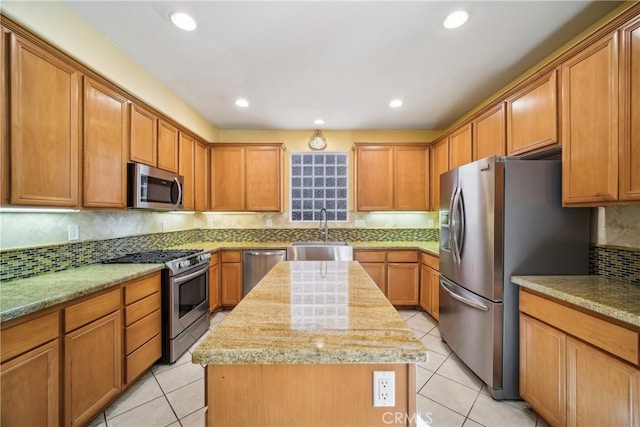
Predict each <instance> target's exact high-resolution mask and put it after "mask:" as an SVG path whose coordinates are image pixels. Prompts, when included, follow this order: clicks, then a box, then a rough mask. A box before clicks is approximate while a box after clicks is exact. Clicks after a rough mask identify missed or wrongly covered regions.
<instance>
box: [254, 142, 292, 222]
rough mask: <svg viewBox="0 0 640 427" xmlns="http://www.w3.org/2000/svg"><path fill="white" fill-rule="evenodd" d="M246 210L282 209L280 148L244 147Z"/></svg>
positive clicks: (274, 210) (270, 210)
mask: <svg viewBox="0 0 640 427" xmlns="http://www.w3.org/2000/svg"><path fill="white" fill-rule="evenodd" d="M245 162H246V164H245V172H246V205H245V207H246V210H248V211H253V212H281V211H282V182H283V176H282V148H281V147H276V146H255V147H252V146H249V147H246V148H245Z"/></svg>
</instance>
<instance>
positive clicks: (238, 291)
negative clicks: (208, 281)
mask: <svg viewBox="0 0 640 427" xmlns="http://www.w3.org/2000/svg"><path fill="white" fill-rule="evenodd" d="M220 288H221V289H220V302H221V303H222V305H223V306H225V307H232V306H235V305H237V304H238V303H239V302H240V300H242V263H239V262H223V263H222V273H221V283H220Z"/></svg>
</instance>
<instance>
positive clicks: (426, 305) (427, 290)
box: [420, 264, 433, 313]
mask: <svg viewBox="0 0 640 427" xmlns="http://www.w3.org/2000/svg"><path fill="white" fill-rule="evenodd" d="M429 270H430V268H429V267H427V266H426V265H424V264H422V271H421V272H420V307H421V308H422V309H423V310H424V311H426V312H427V313H431V307H432V306H433V301H432V298H433V292H432V291H431V288H432V287H433V284H432V283H431V273H430V271H429Z"/></svg>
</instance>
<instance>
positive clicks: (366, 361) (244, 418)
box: [193, 261, 427, 426]
mask: <svg viewBox="0 0 640 427" xmlns="http://www.w3.org/2000/svg"><path fill="white" fill-rule="evenodd" d="M426 360H427V350H426V349H425V348H424V346H423V345H422V343H420V341H418V340H417V339H416V338H415V337H414V335H413V332H412V331H411V330H410V329H409V328H408V327H407V325H406V323H405V322H404V320H403V319H402V318H401V317H400V316H399V315H398V313H397V312H396V310H395V309H394V308H393V306H391V304H390V303H389V301H388V300H387V299H386V297H385V296H384V295H383V294H382V292H381V291H380V290H379V289H378V287H377V286H376V284H375V283H374V282H373V281H372V280H371V279H370V278H369V276H368V275H367V274H366V272H365V271H364V269H363V268H362V267H361V266H360V265H359V263H357V262H346V261H345V262H331V261H322V262H309V261H303V262H281V263H279V264H277V265H276V266H275V267H274V268H273V269H272V270H271V271H270V272H269V273H268V274H267V275H266V276H265V277H264V278H263V279H262V281H260V283H259V284H258V285H257V286H256V287H255V288H254V289H253V290H252V291H251V292H250V293H249V294H248V295H247V296H246V297H245V298H244V299H243V300H242V302H241V303H240V304H239V305H238V306H237V307H236V308H235V309H234V310H233V311H232V312H231V313H230V314H229V315H228V316H227V317H226V318H225V320H224V321H223V322H222V323H221V324H220V325H219V326H218V327H217V328H216V329H215V331H213V332H212V333H211V334H210V335H209V336H208V337H207V338H206V339H205V340H204V341H203V342H202V343H201V344H200V346H198V347H197V349H196V350H195V351H194V353H193V362H194V363H200V364H203V365H207V366H206V370H205V372H206V374H205V375H206V386H205V388H206V391H205V396H206V404H207V406H208V410H207V425H210V426H212V425H234V426H242V425H264V426H266V425H278V426H285V425H297V426H302V425H349V426H356V425H368V426H371V425H383V424H388V423H389V421H392V422H393V420H394V419H398V420H399V421H400V422H402V423H406V422H407V421H408V420H413V419H415V417H412V415H413V414H415V412H416V408H415V398H416V395H415V363H416V362H423V361H426ZM374 371H393V372H394V373H395V405H394V406H389V407H374V406H373V372H374ZM385 414H386V415H385ZM389 414H392V415H389ZM395 414H399V415H400V416H399V417H398V416H396V415H395Z"/></svg>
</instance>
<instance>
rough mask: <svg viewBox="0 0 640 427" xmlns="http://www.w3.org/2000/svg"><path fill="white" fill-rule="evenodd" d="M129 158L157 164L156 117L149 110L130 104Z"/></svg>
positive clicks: (147, 163)
mask: <svg viewBox="0 0 640 427" xmlns="http://www.w3.org/2000/svg"><path fill="white" fill-rule="evenodd" d="M130 121H131V123H130V125H131V132H130V137H131V141H130V154H129V159H130V160H131V161H134V162H140V163H144V164H145V165H149V166H156V165H157V164H158V126H157V122H158V119H157V117H156V116H155V115H154V114H153V113H152V112H151V111H149V110H146V109H145V108H142V107H140V106H139V105H136V104H131V115H130Z"/></svg>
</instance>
